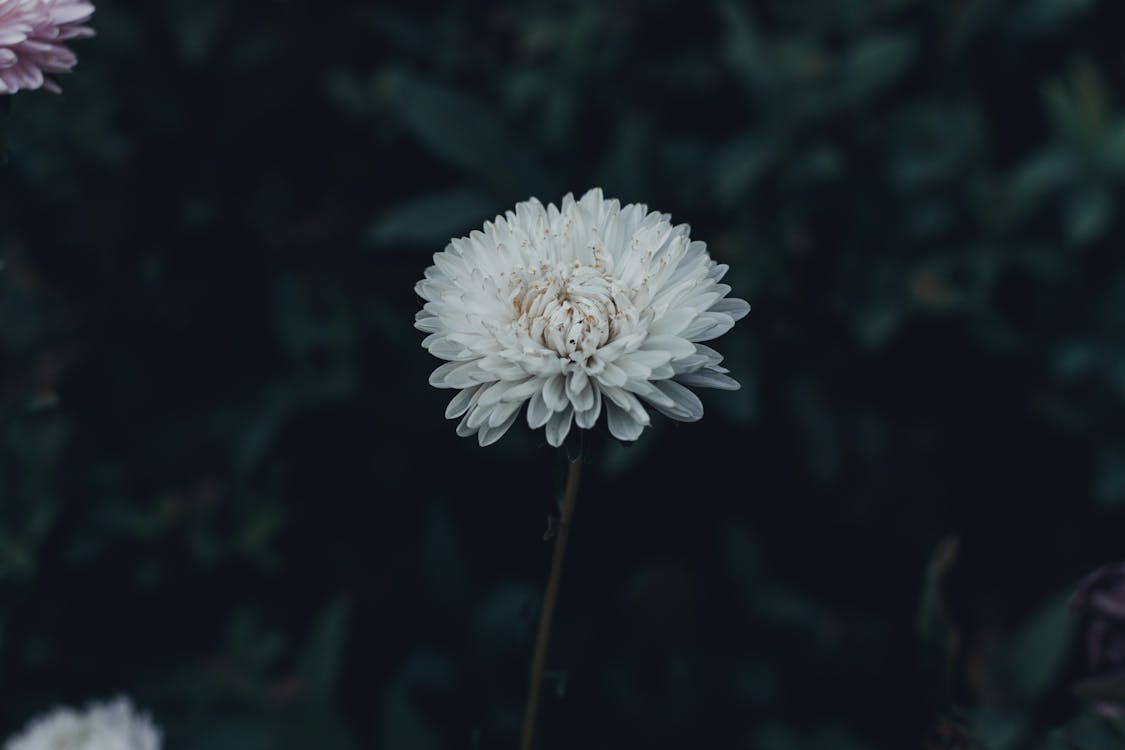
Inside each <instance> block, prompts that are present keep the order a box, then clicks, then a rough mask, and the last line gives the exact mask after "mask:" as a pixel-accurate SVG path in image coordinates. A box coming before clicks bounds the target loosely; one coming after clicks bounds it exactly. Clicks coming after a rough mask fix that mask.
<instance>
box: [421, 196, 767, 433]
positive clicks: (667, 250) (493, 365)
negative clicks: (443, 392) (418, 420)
mask: <svg viewBox="0 0 1125 750" xmlns="http://www.w3.org/2000/svg"><path fill="white" fill-rule="evenodd" d="M670 218H671V217H670V216H669V215H668V214H660V213H656V212H653V213H649V211H648V208H647V207H646V206H645V205H643V204H638V203H631V204H629V205H627V206H624V207H622V206H621V205H620V204H619V203H618V201H616V200H605V199H604V198H603V197H602V191H601V190H600V189H594V190H590V191H589V192H587V193H586V194H585V195H584V196H582V198H581V200H579V201H577V202H576V201H575V200H574V197H573V196H572V195H567V196H566V197H565V198H563V201H562V207H561V208H557V207H556V206H555V205H554V204H553V203H552V204H550V205H548V206H547V207H546V208H544V207H543V204H541V203H540V202H539V201H538V200H536V199H534V198H533V199H531V200H529V201H526V202H524V203H519V204H517V205H516V208H515V210H514V211H508V212H507V213H506V214H505V215H504V216H497V217H496V219H495V221H492V222H486V223H485V225H484V230H483V231H474V232H472V234H471V235H470V236H469V237H462V238H461V239H455V240H453V241H452V242H450V243H449V245H447V246H446V248H445V251H444V252H440V253H437V254H435V255H434V265H432V266H430V267H429V268H428V269H426V277H425V278H424V279H423V280H422V281H420V282H418V285H417V286H416V287H415V290H416V291H417V293H418V296H420V297H422V298H423V299H424V300H426V304H425V306H424V307H423V308H422V310H421V311H420V312H419V313H418V315H417V319H416V323H415V326H416V327H417V328H418V329H419V330H422V331H425V332H427V333H429V334H430V335H429V336H427V337H426V339H425V340H424V341H423V342H422V345H423V346H424V347H425V348H426V349H428V350H429V352H430V353H431V354H433V355H434V356H435V357H439V358H441V359H445V360H449V361H448V362H446V363H445V364H443V365H441V366H440V367H438V368H437V369H436V370H434V372H433V374H432V375H431V376H430V384H431V385H433V386H436V387H438V388H459V389H461V390H460V392H459V393H458V394H457V395H456V396H455V397H454V398H453V400H452V401H451V402H450V403H449V408H447V409H446V411H445V416H446V417H447V418H450V419H452V418H456V417H461V422H460V424H459V425H458V426H457V434H458V435H461V436H462V437H467V436H469V435H473V434H476V435H477V438H478V440H479V441H480V444H481V445H489V444H491V443H494V442H495V441H496V440H498V439H499V438H500V437H501V436H502V435H503V434H504V433H505V432H507V430H508V428H509V427H511V426H512V423H513V422H515V420H516V417H517V416H518V414H519V412H520V408H521V407H522V406H523V404H524V403H525V402H526V403H527V423H528V425H530V426H531V428H532V429H538V428H540V427H543V426H546V434H547V442H548V443H550V444H551V445H554V446H558V445H561V444H562V442H563V440H564V439H565V438H566V435H567V433H568V432H569V431H570V425H571V422H572V421H573V422H576V423H577V424H578V426H579V427H581V428H583V429H589V428H591V427H593V426H594V424H595V423H596V422H597V420H598V417H599V415H600V414H601V413H602V411H603V409H604V411H605V413H606V420H607V422H608V425H609V431H610V433H611V434H612V435H613V436H614V437H616V438H618V439H620V440H636V439H637V437H638V436H639V435H640V434H641V431H642V430H643V429H644V427H645V426H646V425H648V424H649V414H648V411H647V410H646V409H645V406H644V404H648V405H649V406H651V407H652V408H654V409H656V410H657V411H659V412H662V413H663V414H666V415H667V416H669V417H671V418H672V419H676V420H679V421H682V422H694V421H696V420H698V419H699V418H701V417H702V416H703V405H702V404H701V403H700V402H699V399H698V398H697V397H696V395H695V394H694V393H692V392H691V391H690V390H689V389H688V388H687V387H686V386H694V387H701V388H721V389H727V390H735V389H737V388H738V383H737V382H735V381H734V380H732V379H731V378H729V377H727V375H726V373H727V372H728V370H726V369H725V368H723V367H720V366H719V363H720V362H722V360H723V358H722V356H721V355H720V354H719V353H718V352H716V351H715V350H714V349H712V348H710V347H709V346H705V345H704V344H702V343H699V342H702V341H709V340H711V339H714V338H717V337H719V336H721V335H723V334H724V333H726V332H727V331H729V330H730V328H731V327H732V326H733V325H734V322H735V321H736V320H738V319H740V318H742V317H743V316H745V315H746V314H747V313H748V312H749V311H750V305H748V304H747V303H746V302H745V301H743V300H740V299H733V298H728V297H727V294H728V293H729V292H730V290H731V289H730V287H729V286H727V285H726V284H723V283H720V282H721V280H722V278H723V274H725V273H726V271H727V266H725V265H722V264H719V263H716V262H715V261H714V260H712V259H711V257H710V256H709V255H708V254H707V246H706V245H705V244H704V243H702V242H698V241H695V242H693V241H692V240H691V238H690V236H689V232H690V228H689V227H688V226H687V225H686V224H680V225H677V226H672V224H671V222H670V221H669V219H670ZM642 402H644V403H642Z"/></svg>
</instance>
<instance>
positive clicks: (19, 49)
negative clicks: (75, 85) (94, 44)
mask: <svg viewBox="0 0 1125 750" xmlns="http://www.w3.org/2000/svg"><path fill="white" fill-rule="evenodd" d="M93 12H94V6H93V5H92V4H90V3H88V2H85V0H0V94H14V93H16V92H17V91H20V90H21V89H26V90H31V89H37V88H45V89H47V90H48V91H54V92H55V93H58V92H59V91H61V89H60V88H59V86H58V84H56V83H55V82H54V81H52V80H51V79H50V78H47V77H46V75H45V74H46V73H69V72H70V69H71V68H73V67H74V64H75V63H76V62H78V58H77V57H75V55H74V53H73V52H71V51H70V49H69V48H68V47H67V46H66V42H68V41H70V40H71V39H84V38H86V37H91V36H93V35H94V31H93V29H90V28H89V27H86V26H81V25H80V24H81V23H82V22H83V21H85V20H86V19H88V18H89V17H90V16H91V15H92V14H93Z"/></svg>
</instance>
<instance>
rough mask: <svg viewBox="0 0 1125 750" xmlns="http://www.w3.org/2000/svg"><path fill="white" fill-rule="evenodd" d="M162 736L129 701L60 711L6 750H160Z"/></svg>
mask: <svg viewBox="0 0 1125 750" xmlns="http://www.w3.org/2000/svg"><path fill="white" fill-rule="evenodd" d="M160 744H161V740H160V732H159V730H157V728H156V727H155V726H154V725H153V723H152V721H151V720H150V719H149V718H148V717H147V716H144V715H142V714H139V713H137V712H136V711H135V710H134V709H133V706H132V704H131V703H130V702H129V700H128V699H127V698H117V699H115V700H113V701H111V702H109V703H94V704H91V705H90V706H89V707H88V708H87V709H86V710H85V711H75V710H74V709H71V708H57V709H55V710H53V711H51V712H50V713H47V714H45V715H43V716H40V717H38V718H36V719H33V720H32V721H31V723H30V724H28V725H27V728H26V729H24V731H23V732H22V733H20V734H18V735H16V736H15V737H12V738H11V739H9V740H8V741H7V743H5V745H4V750H160Z"/></svg>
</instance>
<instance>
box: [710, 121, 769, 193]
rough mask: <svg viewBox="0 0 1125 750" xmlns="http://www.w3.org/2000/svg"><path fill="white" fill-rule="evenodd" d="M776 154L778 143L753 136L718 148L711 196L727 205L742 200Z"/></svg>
mask: <svg viewBox="0 0 1125 750" xmlns="http://www.w3.org/2000/svg"><path fill="white" fill-rule="evenodd" d="M777 151H778V144H776V143H775V142H774V141H773V140H772V139H770V138H766V137H763V136H761V135H759V134H756V133H751V134H749V135H744V136H742V137H741V138H738V139H737V140H735V141H732V142H731V143H729V144H727V145H726V146H725V147H723V148H721V149H720V150H719V152H718V153H717V154H716V155H715V177H714V185H715V197H716V198H718V199H719V200H720V201H722V202H723V203H725V204H727V205H730V204H733V203H735V202H736V201H738V200H740V199H742V198H744V197H745V194H746V191H747V190H748V189H749V188H750V187H752V186H753V184H754V183H755V182H756V181H757V179H758V177H760V176H761V174H762V173H763V172H765V170H766V169H767V168H768V167H769V165H770V163H771V162H772V161H773V158H774V155H775V153H777Z"/></svg>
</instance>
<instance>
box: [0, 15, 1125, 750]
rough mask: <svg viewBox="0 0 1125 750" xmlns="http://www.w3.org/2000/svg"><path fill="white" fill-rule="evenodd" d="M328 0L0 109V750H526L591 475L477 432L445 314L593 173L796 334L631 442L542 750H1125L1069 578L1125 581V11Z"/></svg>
mask: <svg viewBox="0 0 1125 750" xmlns="http://www.w3.org/2000/svg"><path fill="white" fill-rule="evenodd" d="M332 8H333V9H332V10H331V11H330V12H329V11H327V10H326V8H325V6H323V5H318V4H314V3H310V2H299V1H298V0H285V1H284V2H269V3H267V2H255V1H251V2H244V3H237V4H229V3H227V4H222V3H218V2H211V1H209V0H208V1H203V0H190V1H189V0H159V1H157V2H151V3H149V4H147V5H145V7H144V8H143V9H140V8H138V7H135V6H133V5H129V4H126V3H122V2H116V1H115V0H105V2H103V3H101V4H99V6H98V12H97V15H96V16H95V18H94V25H95V26H96V27H97V29H98V33H99V35H98V37H97V38H96V39H93V40H90V41H84V42H80V43H77V44H76V48H77V51H78V52H79V55H80V58H81V62H80V64H79V66H78V68H77V69H76V71H75V73H74V74H73V75H71V76H67V77H65V79H64V80H63V81H62V83H63V85H64V87H65V93H64V95H63V96H62V97H52V96H48V95H40V94H26V95H20V96H18V97H15V99H14V101H12V102H11V104H12V107H11V112H10V114H8V116H7V117H6V118H5V119H4V120H3V121H0V129H2V131H3V133H2V134H3V143H4V150H5V151H6V153H7V155H8V160H7V162H6V163H5V164H4V165H3V166H2V167H0V185H2V190H3V196H4V200H3V201H0V227H2V228H3V229H2V231H0V258H2V260H0V262H2V263H3V266H2V268H3V270H2V271H0V634H2V635H0V697H2V700H0V732H7V731H10V730H14V729H15V728H16V727H17V726H19V725H21V724H22V722H24V721H25V720H26V719H27V717H29V716H30V715H32V714H33V713H36V712H38V711H41V710H44V709H45V708H46V707H48V706H49V705H51V704H53V703H56V702H72V703H81V702H83V701H85V700H87V699H88V698H90V697H94V696H100V695H107V694H110V693H112V692H115V691H127V692H129V693H131V694H133V695H134V696H136V698H137V700H138V702H139V703H141V704H142V705H144V706H147V707H150V708H151V709H152V710H153V711H154V712H155V714H156V717H157V719H158V720H159V721H160V723H161V724H163V725H164V726H165V728H166V733H167V735H168V737H169V746H170V747H173V748H176V747H193V748H194V747H200V748H208V749H214V750H223V748H227V747H230V748H239V750H248V749H252V748H277V747H281V748H285V747H293V748H308V747H318V748H326V749H331V748H351V747H380V748H417V749H419V750H427V749H430V748H443V747H471V748H477V749H483V748H491V747H510V746H512V744H513V742H514V739H513V738H514V737H515V734H516V731H517V729H518V722H519V718H520V713H521V710H522V700H523V696H524V689H525V684H524V682H525V680H526V668H527V659H528V655H529V652H530V645H531V638H532V632H533V628H534V624H535V617H536V612H537V606H538V597H539V591H540V586H541V585H542V580H543V578H544V576H545V572H546V562H547V547H546V545H544V544H543V543H542V541H541V540H540V535H541V533H542V528H543V523H544V518H545V516H546V515H547V513H549V512H550V509H551V505H552V502H553V494H552V493H554V492H556V491H557V489H558V488H557V486H556V484H557V476H556V478H555V483H553V481H552V471H555V473H556V475H557V469H553V466H554V463H553V462H554V460H555V459H554V456H552V455H551V452H550V451H549V450H548V449H547V448H546V447H545V446H543V445H542V441H541V440H540V439H539V437H538V436H533V435H531V433H529V432H528V431H526V430H524V431H522V432H520V431H518V430H514V431H513V433H511V435H510V436H509V437H507V438H505V440H504V441H502V442H501V443H500V444H498V445H497V446H494V447H492V448H489V449H487V450H481V449H479V448H478V447H477V446H476V445H475V443H472V444H470V442H471V441H460V440H458V439H457V438H456V437H455V436H454V435H453V429H452V425H451V424H450V423H447V422H445V421H444V420H443V419H442V417H441V414H442V407H443V402H444V400H445V398H446V394H444V393H439V392H436V391H434V390H433V389H430V388H429V387H428V386H427V385H426V375H427V373H428V371H429V370H430V369H431V368H432V367H433V366H434V365H435V363H434V362H432V361H430V360H429V358H428V355H426V354H425V353H424V352H423V351H422V350H421V349H420V348H419V346H418V343H419V341H420V338H421V337H420V336H419V335H418V334H417V332H416V331H414V330H413V329H412V328H411V321H412V318H413V314H414V312H415V310H416V308H417V300H416V299H415V297H414V295H413V293H412V288H413V283H414V281H415V280H416V279H417V278H419V277H420V276H421V273H422V271H423V269H424V267H425V266H426V265H428V263H429V257H430V254H431V253H433V252H435V251H438V250H440V249H442V247H443V246H444V243H445V242H446V241H447V240H448V238H449V237H450V236H452V235H458V234H462V233H465V232H467V231H469V230H470V229H472V228H474V227H476V226H479V225H480V224H481V223H482V222H483V221H484V220H485V219H487V218H489V217H490V216H492V215H494V214H495V213H497V212H500V211H502V210H505V209H507V208H509V207H510V206H511V205H512V204H513V203H514V202H515V201H517V200H522V199H525V198H527V197H528V196H530V195H536V196H538V197H540V198H541V199H543V200H545V201H546V200H555V201H557V200H558V199H559V198H561V196H562V194H563V193H564V192H566V191H575V192H581V191H583V190H585V189H586V188H587V187H590V186H593V185H601V186H602V187H603V188H605V190H606V192H607V194H609V195H613V196H617V197H619V198H621V199H622V200H623V201H641V202H646V203H648V204H649V205H651V206H652V207H653V208H656V209H659V210H661V211H667V212H670V213H672V214H673V217H674V219H675V220H677V221H690V222H691V223H692V226H693V236H695V237H698V238H700V239H703V240H705V241H707V242H708V244H709V248H710V250H711V252H712V254H713V255H714V256H715V257H716V258H718V259H719V260H720V261H722V262H726V263H729V264H730V265H731V267H732V270H731V272H730V275H729V276H728V280H729V281H730V282H731V284H732V285H733V286H734V288H735V290H736V292H737V293H738V295H739V296H741V297H744V298H746V299H748V300H750V301H751V303H752V304H753V305H754V312H753V314H752V315H751V316H750V317H749V318H748V319H747V320H746V321H745V322H744V323H742V324H740V325H739V326H738V327H737V328H736V330H735V331H733V332H732V333H731V334H728V336H726V337H725V338H724V339H723V340H722V341H721V344H720V348H721V350H722V351H723V352H724V353H725V354H726V355H727V360H728V364H729V366H730V367H731V369H732V370H733V374H734V375H735V376H736V377H737V378H738V379H739V380H740V382H742V383H743V389H742V390H741V391H739V392H737V393H733V394H719V395H717V396H713V397H710V398H706V397H705V399H706V400H705V403H706V406H707V410H708V415H707V417H706V419H704V421H703V422H702V423H700V424H698V425H692V426H671V425H666V424H661V425H658V426H657V428H656V429H654V430H652V431H650V434H646V435H645V436H644V438H643V439H642V440H641V441H640V442H639V443H638V444H636V445H635V446H632V447H630V448H628V449H626V448H623V447H621V446H615V445H610V444H608V441H606V442H605V443H604V444H603V445H602V446H601V447H600V448H595V451H594V453H593V454H592V459H591V461H592V465H591V470H590V471H589V473H588V477H589V478H588V480H587V483H586V485H585V486H584V488H583V490H582V495H581V499H580V501H579V510H578V517H577V526H576V529H575V546H574V549H573V553H572V556H571V560H570V561H569V563H568V570H567V574H566V582H565V584H564V590H563V603H562V610H561V612H560V618H561V619H560V621H559V623H558V627H557V631H556V632H557V636H556V640H555V643H554V647H553V651H552V657H551V662H552V668H553V669H554V670H555V672H554V674H555V679H554V687H556V688H557V690H556V691H555V693H554V694H553V697H552V698H550V700H548V702H547V704H546V706H545V708H544V731H543V736H542V747H543V748H545V749H548V748H570V747H584V748H603V747H604V748H608V747H645V748H673V747H674V748H682V747H685V746H686V747H694V746H697V745H700V744H702V738H703V737H707V738H709V739H708V744H709V745H713V746H717V747H732V748H733V747H751V748H763V749H765V750H790V749H793V750H803V749H813V748H833V749H834V750H835V749H837V748H876V747H887V748H902V747H914V746H921V744H922V742H923V737H925V736H927V733H929V732H930V731H931V730H932V729H933V727H934V726H935V725H936V722H937V721H938V719H939V718H940V717H942V716H945V717H949V718H951V719H953V720H956V722H957V724H956V725H954V724H949V725H943V726H946V728H947V729H948V727H953V726H957V727H964V728H965V730H964V731H966V732H968V733H969V734H971V735H973V737H975V739H974V740H973V741H975V742H978V743H980V744H981V745H982V746H985V747H989V748H997V749H998V750H999V749H1001V748H1013V749H1014V748H1021V747H1032V746H1036V745H1035V744H1034V743H1036V742H1038V741H1044V742H1047V743H1048V744H1047V745H1045V746H1046V747H1088V748H1100V747H1110V746H1119V743H1120V735H1118V734H1115V732H1116V731H1118V730H1116V729H1114V728H1113V725H1112V724H1110V723H1109V722H1107V721H1105V720H1104V719H1102V718H1099V717H1097V716H1095V715H1094V714H1092V713H1090V712H1088V711H1086V709H1085V708H1084V707H1083V706H1082V705H1081V704H1080V703H1078V702H1077V701H1076V700H1075V699H1074V698H1073V697H1072V696H1071V694H1070V692H1069V685H1070V683H1072V682H1074V681H1076V680H1077V679H1078V678H1079V677H1080V676H1081V670H1082V667H1081V664H1080V660H1079V659H1078V656H1077V650H1076V648H1075V645H1076V644H1075V642H1076V638H1077V637H1076V631H1075V625H1074V623H1072V622H1071V621H1070V619H1069V618H1068V616H1067V615H1066V614H1065V610H1064V608H1063V606H1062V604H1061V602H1062V601H1063V600H1062V599H1052V597H1055V596H1056V595H1058V594H1059V592H1065V591H1066V590H1067V589H1068V587H1070V586H1071V585H1072V584H1073V582H1074V581H1076V580H1077V579H1078V577H1079V576H1080V575H1081V574H1082V573H1084V572H1085V571H1086V570H1088V569H1090V568H1092V567H1094V566H1095V565H1097V564H1099V563H1102V562H1105V561H1107V560H1109V559H1113V558H1120V557H1121V556H1122V555H1121V544H1120V539H1121V538H1122V534H1121V530H1122V521H1123V520H1125V431H1123V429H1122V425H1123V424H1125V421H1123V420H1122V416H1123V413H1122V412H1123V405H1125V346H1123V344H1122V342H1123V341H1125V338H1123V334H1125V272H1123V271H1125V261H1123V259H1122V255H1121V252H1120V249H1121V247H1122V244H1123V239H1125V226H1122V224H1121V222H1120V221H1119V220H1118V216H1117V214H1118V211H1117V210H1116V209H1117V207H1118V206H1119V204H1120V201H1121V199H1122V197H1123V195H1125V193H1123V192H1122V189H1123V180H1125V107H1123V105H1125V97H1123V92H1125V56H1123V55H1122V51H1121V46H1120V41H1119V33H1118V30H1119V29H1121V28H1123V24H1125V6H1121V5H1120V4H1118V3H1114V2H1110V0H1101V2H1097V1H1096V0H1011V1H1010V2H999V1H998V0H964V1H962V2H955V3H938V2H923V1H922V0H762V1H761V2H754V3H740V2H735V1H734V0H726V1H720V2H713V3H692V4H688V3H683V2H672V1H671V0H652V1H650V2H643V3H642V2H639V1H638V0H625V1H624V2H619V3H612V4H610V3H596V2H571V3H563V2H552V1H550V0H538V1H536V2H527V3H514V2H499V3H494V4H488V5H482V6H476V5H457V4H447V5H444V6H437V5H434V6H428V5H419V4H407V3H398V4H396V3H388V4H371V3H361V2H350V1H345V2H341V3H337V4H335V5H333V6H332ZM5 104H7V101H5ZM949 539H956V540H957V541H956V543H952V544H951V543H949V542H945V543H944V544H945V545H946V546H945V547H939V545H940V544H942V540H949ZM935 549H939V552H938V553H937V554H936V555H935V552H934V550H935ZM941 549H944V550H945V552H944V553H942V552H940V550H941ZM951 550H952V552H951ZM943 554H944V555H945V556H944V557H943V556H942V555H943ZM930 560H933V561H934V562H932V563H930V567H929V568H928V570H929V573H928V574H927V572H926V571H927V561H930ZM1051 602H1054V603H1051ZM1044 607H1046V609H1044ZM919 648H921V651H922V655H921V658H919V655H918V654H919ZM1059 727H1061V728H1059ZM949 731H961V730H960V729H950V730H949ZM1052 731H1053V732H1054V734H1051V732H1052ZM1113 742H1117V743H1118V745H1112V743H1113ZM1052 743H1053V744H1052ZM1068 743H1069V744H1068ZM1099 743H1100V744H1099ZM950 746H952V745H950Z"/></svg>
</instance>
